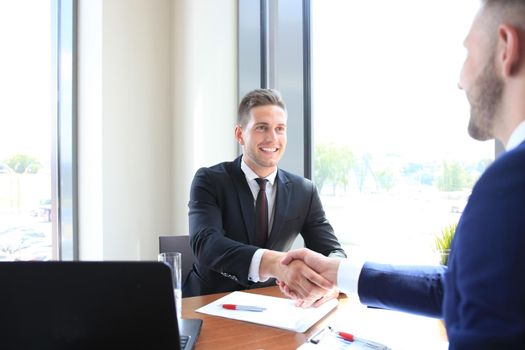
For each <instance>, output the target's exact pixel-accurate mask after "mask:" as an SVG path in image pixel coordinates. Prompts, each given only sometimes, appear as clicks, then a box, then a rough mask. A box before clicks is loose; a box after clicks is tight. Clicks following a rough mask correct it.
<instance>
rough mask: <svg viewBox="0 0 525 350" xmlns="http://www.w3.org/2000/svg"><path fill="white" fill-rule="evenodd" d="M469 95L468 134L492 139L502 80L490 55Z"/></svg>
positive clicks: (476, 137) (481, 139) (500, 96)
mask: <svg viewBox="0 0 525 350" xmlns="http://www.w3.org/2000/svg"><path fill="white" fill-rule="evenodd" d="M469 95H470V96H469V97H470V98H469V101H470V121H469V125H468V133H469V135H470V136H471V137H472V138H474V139H475V140H479V141H485V140H490V139H493V138H494V125H495V123H496V121H497V118H498V111H499V108H500V105H501V99H502V96H503V80H502V79H501V78H500V77H498V75H497V73H496V67H495V64H494V57H491V59H490V60H489V61H488V63H487V65H486V66H485V68H484V69H483V70H482V72H481V74H480V75H479V76H478V77H477V79H476V80H475V82H474V84H473V87H472V92H471V93H470V94H469Z"/></svg>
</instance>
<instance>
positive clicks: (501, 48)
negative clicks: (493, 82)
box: [497, 24, 523, 76]
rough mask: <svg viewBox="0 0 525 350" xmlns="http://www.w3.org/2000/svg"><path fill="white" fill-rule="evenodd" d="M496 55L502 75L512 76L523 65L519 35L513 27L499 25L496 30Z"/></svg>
mask: <svg viewBox="0 0 525 350" xmlns="http://www.w3.org/2000/svg"><path fill="white" fill-rule="evenodd" d="M497 50H498V55H499V59H500V61H501V64H502V68H503V74H504V75H505V76H512V75H514V74H516V72H518V71H519V69H520V66H521V65H522V64H523V62H522V61H523V52H522V50H523V48H522V45H521V38H520V33H519V32H518V30H516V28H515V27H513V26H511V25H508V24H501V25H500V26H499V28H498V46H497Z"/></svg>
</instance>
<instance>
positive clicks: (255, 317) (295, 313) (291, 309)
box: [196, 292, 339, 333]
mask: <svg viewBox="0 0 525 350" xmlns="http://www.w3.org/2000/svg"><path fill="white" fill-rule="evenodd" d="M338 303H339V301H337V299H332V300H329V301H328V302H326V303H324V304H323V305H321V306H319V307H316V308H314V307H309V308H306V309H303V308H301V307H297V306H295V301H294V300H291V299H285V298H277V297H270V296H266V295H259V294H252V293H245V292H232V293H230V294H228V295H226V296H224V297H222V298H220V299H217V300H215V301H214V302H212V303H210V304H208V305H205V306H203V307H201V308H199V309H197V310H196V311H197V312H201V313H204V314H208V315H214V316H220V317H226V318H231V319H234V320H240V321H246V322H252V323H258V324H262V325H265V326H271V327H277V328H282V329H287V330H290V331H295V332H300V333H303V332H306V331H307V330H308V329H309V328H310V327H311V326H312V325H314V324H315V323H316V322H317V321H319V320H320V319H321V318H323V317H324V316H325V315H326V314H328V313H329V312H330V311H331V310H332V309H334V308H335V307H336V306H337V304H338ZM223 304H235V305H250V306H257V307H262V308H265V310H264V311H261V312H254V311H243V310H228V309H224V308H223V307H222V305H223Z"/></svg>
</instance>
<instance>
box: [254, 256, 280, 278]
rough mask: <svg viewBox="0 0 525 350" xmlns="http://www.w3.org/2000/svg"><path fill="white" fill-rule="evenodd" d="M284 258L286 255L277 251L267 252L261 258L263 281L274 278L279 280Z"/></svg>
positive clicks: (260, 270) (260, 267) (260, 272)
mask: <svg viewBox="0 0 525 350" xmlns="http://www.w3.org/2000/svg"><path fill="white" fill-rule="evenodd" d="M283 257H284V253H282V252H277V251H275V250H265V251H264V253H263V255H262V258H261V264H260V266H259V277H260V278H261V279H265V278H272V277H274V278H277V279H279V276H280V274H279V271H280V269H279V265H280V261H281V259H282V258H283Z"/></svg>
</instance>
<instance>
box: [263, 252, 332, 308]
mask: <svg viewBox="0 0 525 350" xmlns="http://www.w3.org/2000/svg"><path fill="white" fill-rule="evenodd" d="M340 262H341V258H335V257H334V258H329V257H325V256H324V255H321V254H319V253H316V252H314V251H312V250H309V249H306V248H301V249H296V250H291V251H289V252H287V253H283V252H276V251H266V252H265V254H263V256H262V260H261V265H260V266H261V271H260V275H261V276H264V277H274V278H276V279H277V285H278V286H279V288H280V289H281V291H282V292H283V294H284V295H286V296H287V297H289V298H291V299H294V300H296V301H297V302H296V305H297V306H300V307H305V308H306V307H310V306H312V305H313V306H314V307H317V306H319V305H321V304H323V303H325V302H327V301H328V300H330V299H334V298H337V297H338V295H339V289H338V288H337V270H338V268H339V264H340Z"/></svg>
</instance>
